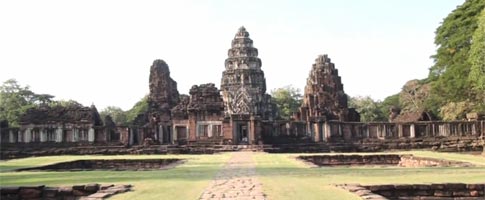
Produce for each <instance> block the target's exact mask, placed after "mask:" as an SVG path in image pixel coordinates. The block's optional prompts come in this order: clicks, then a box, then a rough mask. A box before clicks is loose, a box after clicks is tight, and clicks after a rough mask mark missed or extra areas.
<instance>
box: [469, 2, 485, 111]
mask: <svg viewBox="0 0 485 200" xmlns="http://www.w3.org/2000/svg"><path fill="white" fill-rule="evenodd" d="M468 60H469V62H470V64H471V69H470V76H469V80H470V82H471V84H472V91H473V93H474V95H475V97H476V98H475V99H474V100H475V101H476V102H477V103H478V108H477V111H481V112H485V9H483V10H482V12H481V13H480V16H479V17H478V28H477V30H475V33H474V34H473V38H472V45H471V49H470V57H469V58H468Z"/></svg>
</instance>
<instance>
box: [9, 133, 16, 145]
mask: <svg viewBox="0 0 485 200" xmlns="http://www.w3.org/2000/svg"><path fill="white" fill-rule="evenodd" d="M8 142H9V143H15V142H16V141H15V140H14V135H13V131H12V130H9V131H8Z"/></svg>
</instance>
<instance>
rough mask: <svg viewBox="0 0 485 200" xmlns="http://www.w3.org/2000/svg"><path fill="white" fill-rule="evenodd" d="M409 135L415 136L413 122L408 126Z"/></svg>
mask: <svg viewBox="0 0 485 200" xmlns="http://www.w3.org/2000/svg"><path fill="white" fill-rule="evenodd" d="M409 137H410V138H415V137H416V132H415V130H414V124H411V126H410V127H409Z"/></svg>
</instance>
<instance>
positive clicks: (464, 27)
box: [428, 0, 485, 107]
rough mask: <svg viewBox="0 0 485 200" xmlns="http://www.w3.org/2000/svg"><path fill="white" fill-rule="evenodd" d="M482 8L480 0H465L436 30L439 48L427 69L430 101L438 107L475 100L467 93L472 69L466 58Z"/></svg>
mask: <svg viewBox="0 0 485 200" xmlns="http://www.w3.org/2000/svg"><path fill="white" fill-rule="evenodd" d="M484 7H485V1H483V0H467V1H465V2H464V3H463V5H461V6H459V7H457V8H456V9H455V10H453V11H452V12H451V13H450V14H449V15H448V16H447V17H446V18H445V19H444V20H443V22H442V24H441V25H440V26H439V27H438V29H437V30H436V36H435V44H436V45H437V47H438V49H437V51H436V54H435V55H433V56H432V58H433V59H434V61H435V64H434V65H433V66H432V67H431V68H430V73H429V76H428V79H429V81H431V85H432V88H431V93H432V95H431V97H432V101H433V103H434V104H438V106H437V107H442V106H444V105H445V104H447V103H448V102H460V101H466V100H468V99H471V98H473V97H474V94H473V92H471V90H469V88H470V87H471V85H472V84H471V83H470V79H469V78H468V77H469V73H470V70H471V65H470V62H471V61H470V59H469V56H470V55H471V54H470V48H471V46H472V43H473V42H472V41H473V40H472V37H473V34H474V33H475V31H476V29H477V28H478V16H479V13H480V12H481V11H482V10H483V9H484ZM476 34H478V33H476ZM478 37H479V36H478ZM482 38H483V37H482ZM482 55H483V54H482Z"/></svg>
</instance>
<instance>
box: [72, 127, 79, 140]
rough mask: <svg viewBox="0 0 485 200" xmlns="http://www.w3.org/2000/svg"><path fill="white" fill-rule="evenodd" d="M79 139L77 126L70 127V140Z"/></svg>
mask: <svg viewBox="0 0 485 200" xmlns="http://www.w3.org/2000/svg"><path fill="white" fill-rule="evenodd" d="M78 140H79V130H78V129H77V128H72V142H77V141H78Z"/></svg>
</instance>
